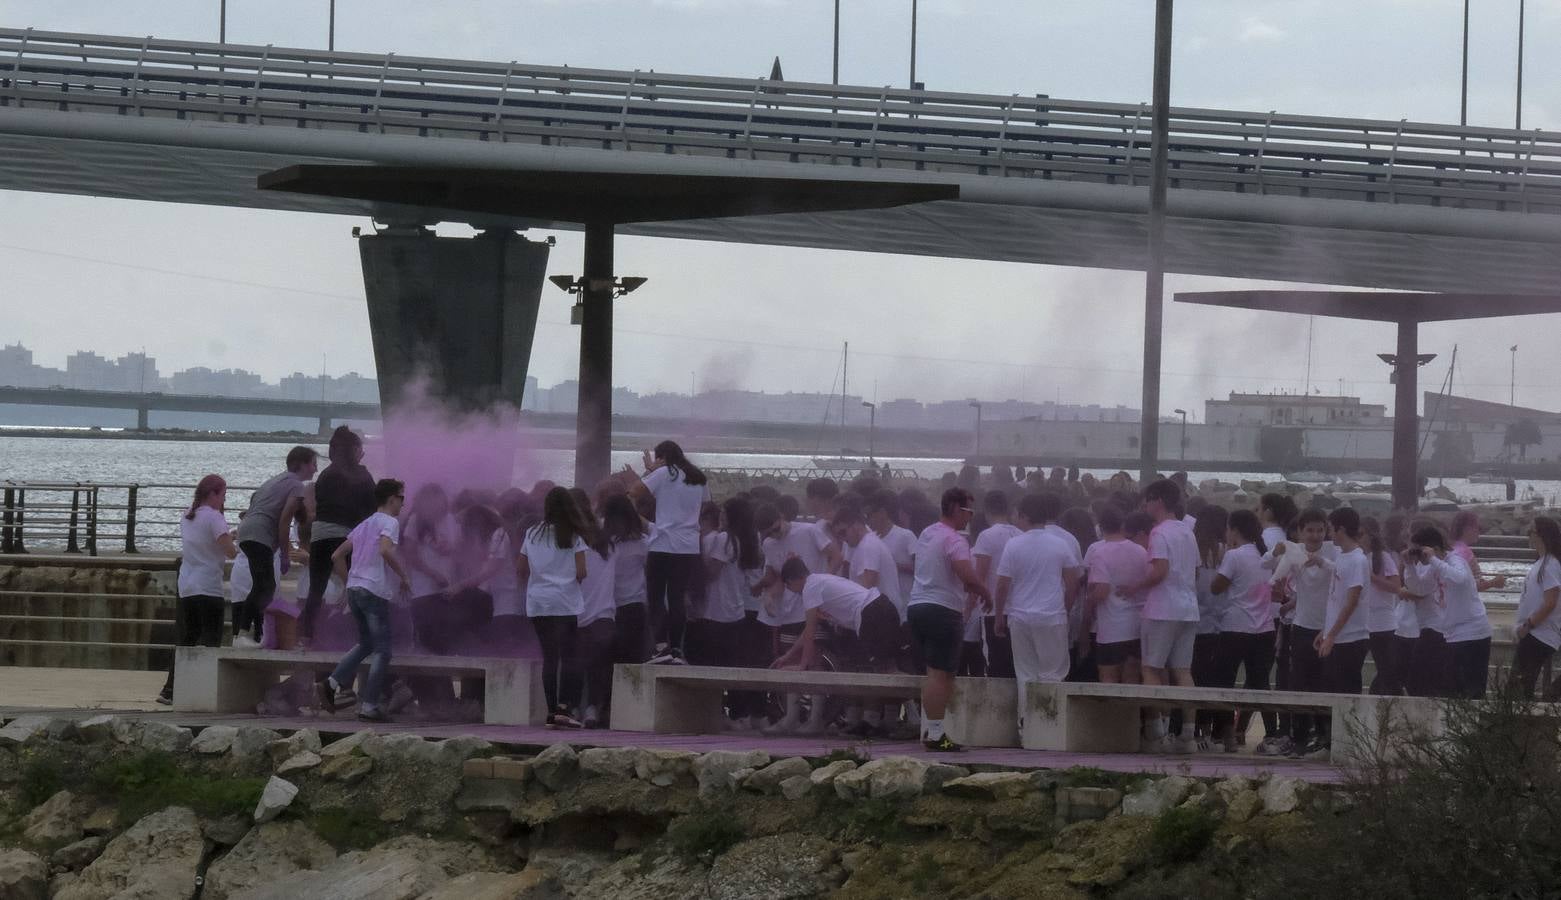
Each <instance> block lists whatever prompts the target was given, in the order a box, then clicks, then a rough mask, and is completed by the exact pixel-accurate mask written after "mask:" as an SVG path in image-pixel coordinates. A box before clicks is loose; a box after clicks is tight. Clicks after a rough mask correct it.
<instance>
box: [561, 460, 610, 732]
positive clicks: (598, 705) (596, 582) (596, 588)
mask: <svg viewBox="0 0 1561 900" xmlns="http://www.w3.org/2000/svg"><path fill="white" fill-rule="evenodd" d="M569 496H570V497H572V498H573V499H574V501H575V505H576V506H577V507H579V510H580V517H581V519H582V520H583V521H584V522H585V525H586V528H587V535H588V536H587V537H586V545H587V546H588V547H590V549H591V552H589V553H587V554H586V555H585V580H584V581H582V582H580V597H581V611H580V616H579V619H578V621H577V623H576V628H577V631H576V633H575V652H576V654H577V655H578V657H579V662H578V665H579V667H580V672H581V674H582V676H583V680H584V683H585V699H584V700H583V701H582V706H583V708H584V714H583V715H582V716H581V724H583V725H584V726H585V727H586V728H604V727H606V725H607V710H608V706H609V704H610V703H611V698H612V659H613V642H614V639H615V638H616V637H617V633H618V625H617V610H618V608H617V604H616V602H615V597H616V591H617V587H616V585H617V566H616V564H615V563H614V561H613V550H614V546H613V542H612V538H611V537H609V536H608V535H607V533H606V532H605V531H604V530H603V529H602V527H601V525H600V524H599V523H598V522H597V520H596V514H595V512H594V511H593V510H592V509H591V498H590V497H588V496H587V495H586V493H585V491H584V490H583V489H581V488H570V489H569Z"/></svg>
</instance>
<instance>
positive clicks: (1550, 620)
mask: <svg viewBox="0 0 1561 900" xmlns="http://www.w3.org/2000/svg"><path fill="white" fill-rule="evenodd" d="M1528 542H1529V546H1530V547H1533V548H1534V552H1536V553H1538V554H1539V559H1538V560H1536V561H1535V562H1534V564H1533V565H1532V566H1530V567H1529V570H1528V577H1527V578H1525V579H1523V595H1522V597H1521V599H1519V600H1518V619H1517V624H1516V625H1515V626H1514V627H1513V630H1512V633H1513V636H1514V637H1515V638H1517V641H1518V653H1517V661H1516V662H1515V663H1514V666H1513V670H1514V671H1513V676H1514V678H1516V680H1517V681H1516V686H1517V689H1518V690H1520V691H1521V692H1522V696H1523V697H1525V698H1527V699H1530V700H1532V699H1533V698H1534V688H1535V686H1536V685H1537V684H1538V682H1539V672H1540V669H1542V668H1543V667H1544V665H1545V663H1546V662H1547V661H1548V660H1549V659H1550V658H1551V657H1552V656H1553V655H1555V652H1556V648H1557V647H1561V615H1557V614H1556V603H1557V601H1558V600H1561V524H1558V523H1557V522H1556V520H1555V519H1552V518H1550V517H1548V516H1537V517H1535V519H1534V524H1533V525H1531V526H1529V532H1528ZM1546 693H1547V694H1548V693H1549V691H1547V692H1546Z"/></svg>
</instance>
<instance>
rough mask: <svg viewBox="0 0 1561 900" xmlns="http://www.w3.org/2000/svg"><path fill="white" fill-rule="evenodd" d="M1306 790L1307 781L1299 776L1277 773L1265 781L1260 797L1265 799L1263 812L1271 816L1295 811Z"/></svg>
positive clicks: (1259, 793)
mask: <svg viewBox="0 0 1561 900" xmlns="http://www.w3.org/2000/svg"><path fill="white" fill-rule="evenodd" d="M1305 792H1306V782H1304V781H1302V780H1301V779H1299V778H1290V777H1287V776H1284V775H1275V776H1273V777H1272V778H1270V779H1268V780H1267V781H1265V782H1263V786H1262V787H1261V788H1259V789H1258V797H1259V798H1261V799H1262V801H1263V812H1264V813H1265V814H1267V815H1270V816H1277V815H1282V814H1283V813H1287V812H1294V811H1295V810H1296V809H1297V808H1298V807H1299V806H1300V805H1301V795H1302V794H1304V793H1305Z"/></svg>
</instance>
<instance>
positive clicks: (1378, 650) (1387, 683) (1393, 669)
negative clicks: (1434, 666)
mask: <svg viewBox="0 0 1561 900" xmlns="http://www.w3.org/2000/svg"><path fill="white" fill-rule="evenodd" d="M1371 661H1372V663H1373V664H1375V665H1376V667H1377V674H1376V675H1375V676H1373V677H1372V679H1371V692H1372V693H1373V694H1375V695H1377V696H1378V697H1397V696H1399V695H1401V694H1403V693H1404V681H1403V677H1404V673H1403V670H1402V667H1401V666H1400V665H1399V659H1398V635H1396V634H1394V633H1393V632H1391V631H1373V632H1372V633H1371Z"/></svg>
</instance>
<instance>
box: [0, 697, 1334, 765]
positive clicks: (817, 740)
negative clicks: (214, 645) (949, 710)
mask: <svg viewBox="0 0 1561 900" xmlns="http://www.w3.org/2000/svg"><path fill="white" fill-rule="evenodd" d="M107 712H113V714H115V715H120V716H124V717H127V718H155V719H157V720H158V721H162V722H169V723H172V724H176V725H181V726H185V727H192V728H202V727H205V726H207V725H263V726H265V727H267V728H274V729H277V730H279V731H291V730H294V729H299V728H314V729H316V730H318V731H320V732H323V733H331V734H350V733H353V732H358V731H375V732H379V733H382V734H395V733H401V734H416V735H419V736H421V737H425V738H435V739H437V738H448V737H456V736H458V735H466V734H469V735H475V736H477V737H480V738H483V739H484V740H487V741H490V742H492V743H494V744H503V745H510V746H514V747H518V748H541V747H546V746H548V745H549V744H556V743H560V742H564V743H568V744H571V745H573V746H576V747H644V748H660V749H667V750H689V751H692V752H695V753H708V752H710V751H711V750H737V751H741V750H763V751H765V752H767V753H769V754H770V755H771V756H776V757H783V756H812V757H816V756H824V755H827V754H828V753H830V752H831V751H835V750H848V749H854V750H856V751H857V752H858V753H860V754H862V755H864V756H868V757H872V758H879V757H885V756H910V757H915V758H917V759H922V760H926V761H928V762H946V763H953V764H955V765H961V766H971V765H979V766H1001V767H1006V768H1023V769H1068V768H1073V767H1092V768H1097V769H1101V770H1103V771H1107V772H1132V773H1137V772H1141V773H1145V774H1153V775H1187V776H1191V777H1195V778H1226V777H1229V776H1232V775H1240V776H1244V777H1247V778H1254V777H1258V776H1263V775H1285V776H1290V777H1295V778H1301V779H1303V780H1306V781H1310V782H1316V783H1324V784H1327V783H1336V782H1339V781H1342V780H1343V779H1344V772H1343V771H1342V770H1340V769H1339V768H1337V767H1335V766H1333V765H1331V764H1329V763H1326V762H1312V761H1303V760H1291V759H1275V758H1273V757H1263V756H1251V755H1245V754H1224V753H1200V754H1193V755H1188V756H1159V755H1153V754H1139V753H1057V752H1050V751H1043V750H1022V749H1018V748H1001V747H972V748H970V749H967V750H965V751H964V752H961V753H929V752H928V751H926V750H925V749H923V748H922V746H921V744H920V743H919V742H915V741H864V740H861V739H857V738H851V737H835V736H832V735H819V736H814V737H770V736H767V735H754V734H741V733H737V734H704V735H699V734H646V733H643V732H635V731H611V730H606V729H602V730H589V731H586V730H577V729H570V730H558V729H552V728H542V727H528V726H516V725H483V724H481V723H471V724H461V723H438V724H435V723H427V722H412V721H408V722H391V723H386V724H371V723H368V722H361V721H359V720H358V719H357V718H356V717H354V716H352V715H351V714H349V713H347V712H342V713H339V714H337V715H335V716H321V717H313V716H294V717H277V716H244V715H220V714H213V713H181V712H177V711H168V710H159V711H153V712H118V711H110V710H83V709H46V708H38V707H0V719H11V718H15V717H16V716H19V715H47V716H59V717H62V718H73V719H86V718H90V717H91V716H95V715H103V714H104V713H107Z"/></svg>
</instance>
